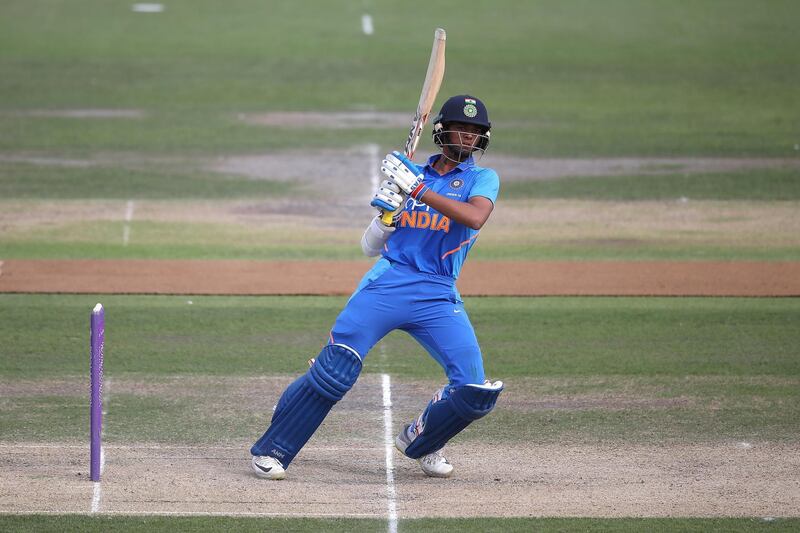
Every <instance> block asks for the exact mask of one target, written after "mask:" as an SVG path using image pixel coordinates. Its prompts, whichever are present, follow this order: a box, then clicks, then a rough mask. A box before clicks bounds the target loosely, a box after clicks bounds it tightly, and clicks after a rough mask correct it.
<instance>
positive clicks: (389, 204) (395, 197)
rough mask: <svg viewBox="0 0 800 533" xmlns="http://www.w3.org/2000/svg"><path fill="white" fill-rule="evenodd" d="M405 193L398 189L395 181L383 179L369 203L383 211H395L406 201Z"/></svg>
mask: <svg viewBox="0 0 800 533" xmlns="http://www.w3.org/2000/svg"><path fill="white" fill-rule="evenodd" d="M406 197H407V196H406V194H405V193H404V192H403V191H401V190H400V187H398V185H397V184H396V183H394V182H393V181H390V180H383V182H381V184H380V186H378V190H377V191H375V195H374V196H373V197H372V201H371V202H370V204H369V205H371V206H372V207H378V208H380V209H382V210H384V211H397V210H398V209H400V208H401V207H402V206H403V204H404V203H405V201H406Z"/></svg>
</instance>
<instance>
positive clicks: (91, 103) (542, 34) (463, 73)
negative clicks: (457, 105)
mask: <svg viewBox="0 0 800 533" xmlns="http://www.w3.org/2000/svg"><path fill="white" fill-rule="evenodd" d="M368 10H369V11H370V13H371V15H372V16H373V17H374V20H375V28H376V33H375V35H373V36H370V37H366V36H364V35H363V34H362V33H361V31H360V16H361V14H362V12H363V8H362V7H361V6H355V5H352V6H347V7H342V6H338V5H332V4H330V3H328V2H322V1H319V0H317V1H315V2H305V3H303V4H302V5H301V4H279V3H266V4H265V3H263V2H258V1H256V0H238V1H236V2H228V3H226V4H225V7H224V8H221V7H220V5H219V4H218V3H216V2H212V1H210V0H206V1H188V0H182V1H181V0H178V1H176V2H171V3H170V5H169V6H168V9H167V10H166V11H165V12H164V13H162V14H158V15H137V14H134V13H131V12H130V6H129V4H119V3H108V2H103V1H102V0H93V1H85V2H81V3H80V5H73V4H63V3H56V2H52V1H39V2H21V1H13V2H5V3H4V4H3V7H2V8H0V13H1V14H2V17H0V50H2V52H1V53H0V68H2V71H3V72H4V74H5V75H4V76H3V77H2V79H0V95H2V97H3V98H2V102H3V104H2V107H3V108H4V110H5V111H6V113H3V114H2V116H1V117H0V131H2V132H5V133H4V134H2V135H0V149H2V150H24V149H84V150H85V149H102V150H106V149H122V148H125V149H141V150H145V151H154V152H160V151H165V150H168V151H185V152H199V151H212V152H219V151H222V150H257V149H264V148H266V147H275V146H284V147H285V146H287V145H288V143H290V142H291V143H292V144H303V145H304V146H315V145H316V146H319V145H321V144H325V143H329V144H332V145H334V146H340V145H341V144H340V143H341V142H343V141H344V140H347V142H353V141H354V140H355V139H356V138H359V137H360V138H362V139H363V138H370V140H372V138H373V136H377V137H378V138H379V139H381V140H385V141H388V142H392V141H393V142H394V143H397V142H399V140H398V139H401V138H403V136H404V132H402V131H387V132H383V133H380V132H369V131H359V132H344V133H343V132H331V131H327V132H320V131H315V130H313V129H312V130H309V131H305V132H302V133H300V132H294V133H292V132H290V131H286V130H284V129H281V128H279V129H277V130H276V131H270V130H269V129H268V128H253V127H249V126H245V125H242V124H238V123H237V122H236V121H235V120H234V119H233V118H232V117H233V116H235V113H237V112H240V111H263V110H305V109H310V110H317V109H332V110H342V109H354V108H359V107H363V106H368V107H372V108H375V109H378V110H393V111H408V110H410V109H413V107H414V105H415V103H416V100H417V95H418V94H419V88H420V84H421V77H422V75H423V73H424V65H425V61H426V60H427V56H428V51H429V47H430V41H431V38H432V33H433V29H434V27H435V26H443V27H445V28H446V29H447V30H448V51H447V54H448V59H447V60H448V70H447V75H446V76H445V81H444V85H443V88H442V94H456V93H460V92H464V91H468V92H473V93H476V94H478V95H479V96H482V97H483V98H485V99H486V101H487V103H488V104H489V108H490V110H491V112H492V116H493V118H494V121H495V123H496V125H497V129H496V132H495V133H496V135H495V141H494V142H495V147H496V149H498V150H500V151H504V152H513V153H521V154H537V155H565V154H568V155H599V154H605V155H609V154H615V155H629V154H638V155H649V154H655V155H667V154H705V155H707V154H721V155H723V154H724V155H743V154H747V155H784V156H790V157H794V156H796V152H795V150H794V145H795V144H796V143H797V142H798V139H799V138H800V137H799V136H798V124H800V120H798V118H800V104H798V101H797V98H795V92H796V91H795V89H796V87H797V85H798V82H800V78H798V76H800V74H798V71H797V69H792V68H790V67H789V66H788V65H791V64H792V62H793V60H794V51H795V50H796V49H797V48H798V46H799V45H800V37H798V35H797V32H795V31H794V25H793V21H794V20H796V19H797V16H798V13H799V11H798V10H800V8H798V5H797V3H795V2H792V1H791V0H774V1H771V2H770V3H769V6H768V7H763V6H761V5H759V4H755V3H752V2H748V1H745V0H737V1H734V2H722V1H719V0H706V1H702V2H670V3H663V2H658V1H656V0H649V1H642V2H637V3H636V4H635V5H632V4H631V3H630V2H627V1H623V0H616V1H610V2H603V3H602V4H599V3H595V2H589V1H585V0H573V1H569V2H561V1H558V2H557V1H553V0H547V1H538V2H525V3H521V2H516V1H512V0H504V1H501V2H494V3H486V4H471V5H470V6H469V7H468V8H464V6H463V5H462V4H460V3H457V2H454V1H445V2H437V3H436V4H430V3H425V2H412V3H410V4H405V5H404V6H403V7H402V8H398V7H396V6H393V5H389V4H377V5H371V6H369V8H368ZM420 12H425V14H426V20H427V21H428V23H427V24H424V23H423V24H420V23H419V16H418V14H419V13H420ZM309 13H313V14H314V16H309ZM397 27H403V28H404V31H402V32H398V31H394V28H397ZM209 35H213V36H214V38H213V39H209V38H208V36H209ZM476 36H480V38H478V37H476ZM389 72H390V73H391V75H387V73H389ZM87 107H91V108H137V109H144V110H145V111H147V112H148V113H149V114H148V117H147V118H145V119H142V120H139V121H136V120H113V121H102V120H95V121H91V120H84V121H76V120H69V119H42V118H35V117H26V116H24V115H17V114H14V113H13V112H16V111H18V110H25V109H59V108H87ZM9 112H12V113H9ZM360 142H364V141H363V140H361V141H360Z"/></svg>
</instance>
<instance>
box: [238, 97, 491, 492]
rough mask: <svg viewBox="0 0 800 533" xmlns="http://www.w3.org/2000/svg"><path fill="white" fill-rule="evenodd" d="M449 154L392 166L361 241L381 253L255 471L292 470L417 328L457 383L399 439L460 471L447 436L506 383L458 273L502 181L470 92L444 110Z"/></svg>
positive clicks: (428, 463) (434, 471)
mask: <svg viewBox="0 0 800 533" xmlns="http://www.w3.org/2000/svg"><path fill="white" fill-rule="evenodd" d="M432 122H433V141H434V143H435V144H436V145H437V146H438V147H439V148H440V149H441V153H437V154H435V155H433V156H431V157H430V158H429V159H428V161H427V164H425V165H424V166H417V165H415V164H414V163H412V162H411V161H410V160H409V159H408V158H406V157H405V156H404V155H403V154H401V153H400V152H392V153H390V154H387V155H386V157H385V159H384V160H383V161H382V164H381V172H382V174H383V176H384V177H385V179H384V180H383V182H382V183H381V184H380V186H379V187H378V190H377V191H376V192H375V195H374V197H373V199H372V205H373V206H377V207H380V208H381V209H383V210H384V211H390V212H392V213H393V217H392V224H391V225H390V226H387V225H385V224H384V223H383V222H381V217H380V216H376V217H375V218H374V219H373V220H372V221H371V222H370V224H369V226H368V227H367V229H366V231H365V232H364V235H363V237H362V239H361V248H362V250H363V252H364V253H365V254H366V255H367V256H370V257H374V256H378V255H380V259H378V260H377V261H376V263H375V265H374V266H373V267H372V268H371V269H370V270H369V271H368V272H367V273H366V274H365V275H364V277H363V278H362V280H361V282H360V283H359V285H358V287H357V288H356V290H355V292H354V293H353V294H352V296H351V297H350V299H349V300H348V302H347V304H346V306H345V308H344V309H343V310H342V312H341V313H340V314H339V316H338V317H337V319H336V322H335V323H334V325H333V328H332V329H331V331H330V335H329V339H328V343H327V344H326V345H325V346H324V347H323V348H322V351H321V352H320V353H319V355H318V356H317V357H316V358H315V359H314V361H313V363H312V365H311V367H310V368H309V370H308V371H307V372H306V373H305V374H303V375H302V376H300V377H299V378H297V379H296V380H295V381H294V382H293V383H292V384H291V385H289V386H288V387H287V388H286V390H285V391H284V392H283V394H282V395H281V397H280V399H279V400H278V403H277V405H276V406H275V411H274V413H273V416H272V420H271V423H270V425H269V427H268V429H267V431H266V433H264V435H263V436H262V437H261V438H259V439H258V440H257V441H256V443H255V444H253V446H252V448H251V449H250V452H251V454H252V455H253V459H252V467H253V470H254V471H255V473H256V474H257V475H258V476H260V477H262V478H266V479H283V478H284V477H285V476H286V469H287V468H288V467H289V465H290V464H291V462H292V460H293V459H294V458H295V456H296V455H297V454H298V452H299V451H300V450H301V448H302V447H303V446H304V445H305V443H306V442H307V441H308V440H309V439H310V438H311V436H312V435H313V434H314V432H315V431H316V429H317V428H318V427H319V425H320V424H321V423H322V421H323V419H324V418H325V416H326V415H327V414H328V412H329V411H330V410H331V408H332V407H333V406H334V404H336V403H337V402H338V401H339V400H341V399H342V398H343V397H344V395H345V394H346V393H347V391H348V390H350V388H351V387H352V386H353V385H354V384H355V382H356V379H357V378H358V375H359V374H360V372H361V368H362V365H363V362H364V358H365V357H366V355H367V354H368V353H369V351H370V349H371V348H372V347H373V346H374V345H375V344H376V343H377V342H378V341H380V340H381V339H382V338H383V337H384V336H385V335H386V334H388V333H389V332H390V331H392V330H395V329H399V330H402V331H405V332H407V333H408V334H409V335H411V336H412V337H413V338H414V339H416V340H417V342H419V343H420V345H422V347H423V348H424V349H425V350H426V351H427V352H428V353H429V354H430V356H431V357H433V358H434V359H435V360H436V362H438V363H439V365H440V366H441V367H442V369H443V370H444V373H445V375H446V376H447V384H446V385H445V386H444V387H442V388H441V389H439V390H438V391H436V393H435V394H434V395H433V398H432V399H431V400H430V401H429V402H428V405H427V407H425V409H424V410H423V411H422V413H421V414H420V415H419V416H418V417H417V418H416V419H414V420H411V421H410V422H409V423H407V424H405V425H404V426H403V428H402V429H401V431H400V434H399V435H398V436H397V438H396V439H395V446H396V447H397V449H398V450H399V451H400V452H401V453H402V454H403V455H405V456H406V457H409V458H411V459H416V460H417V461H418V462H419V464H420V466H421V467H422V471H423V472H424V473H425V474H426V475H428V476H431V477H443V478H446V477H450V475H452V473H453V466H452V465H451V464H450V462H449V461H448V460H447V459H446V458H445V457H444V455H443V453H442V449H443V448H444V446H445V444H447V442H448V441H449V440H450V439H451V438H452V437H454V436H455V435H456V434H458V433H459V432H461V431H462V430H463V429H464V428H466V427H467V426H468V425H469V424H471V423H472V422H473V421H475V420H477V419H479V418H481V417H483V416H485V415H487V414H488V413H489V412H490V411H491V410H492V409H494V406H495V403H496V402H497V398H498V396H499V395H500V393H501V392H502V390H503V383H502V382H501V381H495V382H493V383H492V382H490V381H487V380H486V377H485V375H484V369H483V357H482V355H481V350H480V347H479V346H478V340H477V338H476V336H475V331H474V329H473V327H472V324H471V323H470V320H469V316H468V315H467V312H466V310H465V309H464V305H463V301H462V299H461V296H460V295H459V293H458V290H457V289H456V286H455V282H456V279H457V278H458V274H459V272H460V271H461V267H462V265H463V264H464V261H465V260H466V258H467V254H468V253H469V251H470V249H471V248H472V246H473V245H474V244H475V240H476V239H477V237H478V234H479V232H480V229H481V228H482V227H483V225H484V224H485V223H486V221H487V220H488V219H489V216H490V215H491V214H492V210H493V209H494V204H495V201H496V199H497V193H498V191H499V188H500V180H499V177H498V175H497V173H496V172H495V171H494V170H492V169H490V168H482V167H479V166H477V164H476V161H479V159H480V157H481V156H482V154H483V153H484V152H485V151H486V149H487V147H488V146H489V139H490V131H491V122H489V114H488V112H487V110H486V106H485V105H484V104H483V102H482V101H481V100H479V99H478V98H475V97H474V96H469V95H459V96H453V97H452V98H449V99H448V100H447V101H446V102H445V103H444V105H442V108H441V110H440V111H439V114H438V115H437V116H436V117H434V119H433V121H432Z"/></svg>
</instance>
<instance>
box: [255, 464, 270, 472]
mask: <svg viewBox="0 0 800 533" xmlns="http://www.w3.org/2000/svg"><path fill="white" fill-rule="evenodd" d="M256 468H258V469H259V470H261V471H262V472H269V471H270V470H272V467H269V468H264V467H263V466H261V465H260V464H258V463H256Z"/></svg>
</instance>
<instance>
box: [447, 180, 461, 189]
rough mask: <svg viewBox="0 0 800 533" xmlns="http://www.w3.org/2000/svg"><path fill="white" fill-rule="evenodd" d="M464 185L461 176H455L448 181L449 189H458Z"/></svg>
mask: <svg viewBox="0 0 800 533" xmlns="http://www.w3.org/2000/svg"><path fill="white" fill-rule="evenodd" d="M463 186H464V180H462V179H461V178H455V179H454V180H453V181H451V182H450V188H451V189H460V188H461V187H463Z"/></svg>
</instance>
